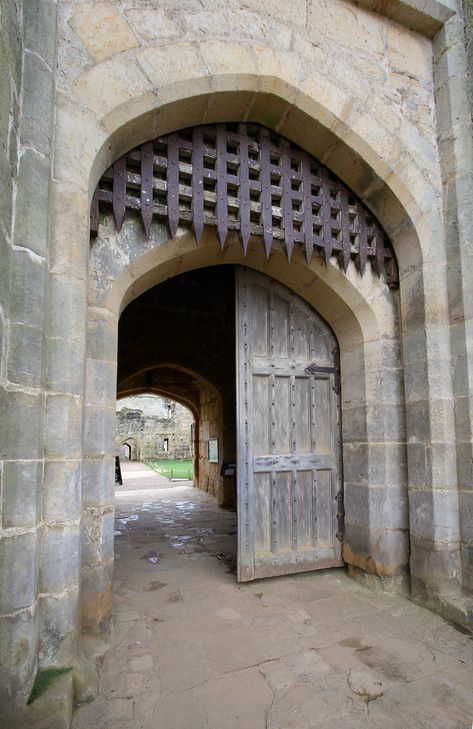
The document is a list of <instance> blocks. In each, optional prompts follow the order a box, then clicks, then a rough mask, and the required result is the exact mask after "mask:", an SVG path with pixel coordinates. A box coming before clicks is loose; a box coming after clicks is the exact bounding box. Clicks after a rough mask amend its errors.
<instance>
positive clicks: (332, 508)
mask: <svg viewBox="0 0 473 729" xmlns="http://www.w3.org/2000/svg"><path fill="white" fill-rule="evenodd" d="M236 288H237V300H236V310H237V371H238V373H239V375H238V380H237V383H238V384H237V407H238V413H239V417H238V422H239V432H238V468H237V473H238V497H239V504H238V508H239V509H241V510H244V513H245V527H244V529H245V545H244V546H243V545H242V544H241V543H240V544H239V565H240V567H239V570H238V575H239V580H249V579H254V578H263V577H270V576H272V575H282V574H289V573H292V572H301V571H307V570H314V569H320V568H322V567H335V566H340V565H342V564H343V559H342V556H341V544H340V542H339V541H338V539H337V537H336V534H337V524H338V522H337V513H338V505H337V501H336V499H335V495H336V494H337V492H338V491H339V490H340V489H341V467H340V463H341V447H340V435H339V418H338V410H339V394H337V393H336V392H335V388H334V382H335V378H336V377H337V376H338V360H337V359H336V343H335V339H334V337H333V335H332V334H330V333H329V332H328V331H327V326H326V324H324V323H323V322H322V320H320V318H319V317H318V315H317V314H316V313H315V312H314V311H313V310H312V309H311V308H310V307H309V306H308V305H307V304H306V303H305V302H304V301H302V300H301V299H299V298H298V297H295V296H294V295H293V294H292V293H291V292H289V291H288V289H286V288H285V287H284V286H282V285H281V284H278V283H276V282H275V281H272V280H271V279H269V278H267V277H265V276H263V275H261V274H258V273H256V272H255V271H250V270H249V269H239V270H238V275H237V287H236ZM322 332H323V333H322ZM314 337H316V338H318V339H319V340H320V341H314ZM315 353H322V354H321V355H319V359H316V360H315V361H314V355H315ZM240 513H241V512H240Z"/></svg>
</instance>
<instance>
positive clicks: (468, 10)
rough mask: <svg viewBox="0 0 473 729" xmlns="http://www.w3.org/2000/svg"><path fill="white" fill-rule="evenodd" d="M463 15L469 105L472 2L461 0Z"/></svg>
mask: <svg viewBox="0 0 473 729" xmlns="http://www.w3.org/2000/svg"><path fill="white" fill-rule="evenodd" d="M463 15H464V20H465V42H466V55H467V63H468V83H469V87H470V103H471V104H473V2H472V0H463Z"/></svg>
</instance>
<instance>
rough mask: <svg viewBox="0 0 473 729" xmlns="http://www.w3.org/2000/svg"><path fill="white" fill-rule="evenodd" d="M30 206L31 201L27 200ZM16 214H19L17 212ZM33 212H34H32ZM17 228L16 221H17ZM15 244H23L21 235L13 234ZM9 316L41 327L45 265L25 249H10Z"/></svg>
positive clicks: (14, 319) (30, 206)
mask: <svg viewBox="0 0 473 729" xmlns="http://www.w3.org/2000/svg"><path fill="white" fill-rule="evenodd" d="M28 207H29V209H31V208H32V205H31V201H29V202H28ZM18 214H21V213H20V212H18ZM33 214H34V213H33ZM17 230H18V223H17ZM15 241H16V243H17V245H24V244H25V241H24V239H23V238H22V237H21V235H20V236H19V235H16V236H15ZM10 261H11V264H10V265H11V299H10V312H11V314H10V316H11V319H12V320H13V321H19V322H23V323H24V324H30V325H31V326H35V327H39V328H41V327H42V325H43V309H44V287H45V279H46V266H45V262H44V260H43V259H41V258H38V257H37V256H33V255H31V254H29V253H28V252H27V251H19V250H15V251H12V254H11V256H10Z"/></svg>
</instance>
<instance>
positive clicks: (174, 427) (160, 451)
mask: <svg viewBox="0 0 473 729" xmlns="http://www.w3.org/2000/svg"><path fill="white" fill-rule="evenodd" d="M193 422H194V418H193V417H192V415H191V413H190V412H189V411H188V410H187V408H184V407H183V406H182V405H179V403H175V402H171V401H170V400H164V398H161V397H151V396H150V397H147V396H146V395H141V396H137V397H127V398H124V399H123V400H120V401H119V402H118V403H117V429H116V437H115V446H116V450H117V453H119V454H120V457H121V458H122V459H123V458H125V451H124V450H123V448H121V446H122V444H123V443H125V442H127V441H128V440H130V439H131V440H132V441H133V442H134V443H135V444H136V456H135V457H136V460H139V461H144V460H145V459H147V458H164V459H169V460H174V459H176V458H177V459H181V460H182V459H187V458H192V455H193V444H192V424H193ZM165 439H167V441H168V447H167V449H166V448H165V445H164V440H165Z"/></svg>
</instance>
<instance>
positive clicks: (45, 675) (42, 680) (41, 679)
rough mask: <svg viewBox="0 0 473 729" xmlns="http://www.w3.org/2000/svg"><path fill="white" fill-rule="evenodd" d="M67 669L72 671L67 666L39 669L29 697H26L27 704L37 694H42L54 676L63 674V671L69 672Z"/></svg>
mask: <svg viewBox="0 0 473 729" xmlns="http://www.w3.org/2000/svg"><path fill="white" fill-rule="evenodd" d="M69 671H72V668H71V667H70V666H69V668H47V669H46V670H45V671H41V672H40V673H38V675H37V676H36V681H35V682H34V684H33V688H32V689H31V694H30V698H29V699H28V704H32V703H33V701H34V700H35V699H37V698H38V696H41V694H44V692H45V691H46V689H47V688H48V686H50V684H51V683H52V681H54V679H55V678H57V677H58V676H63V675H64V674H65V673H69Z"/></svg>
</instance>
